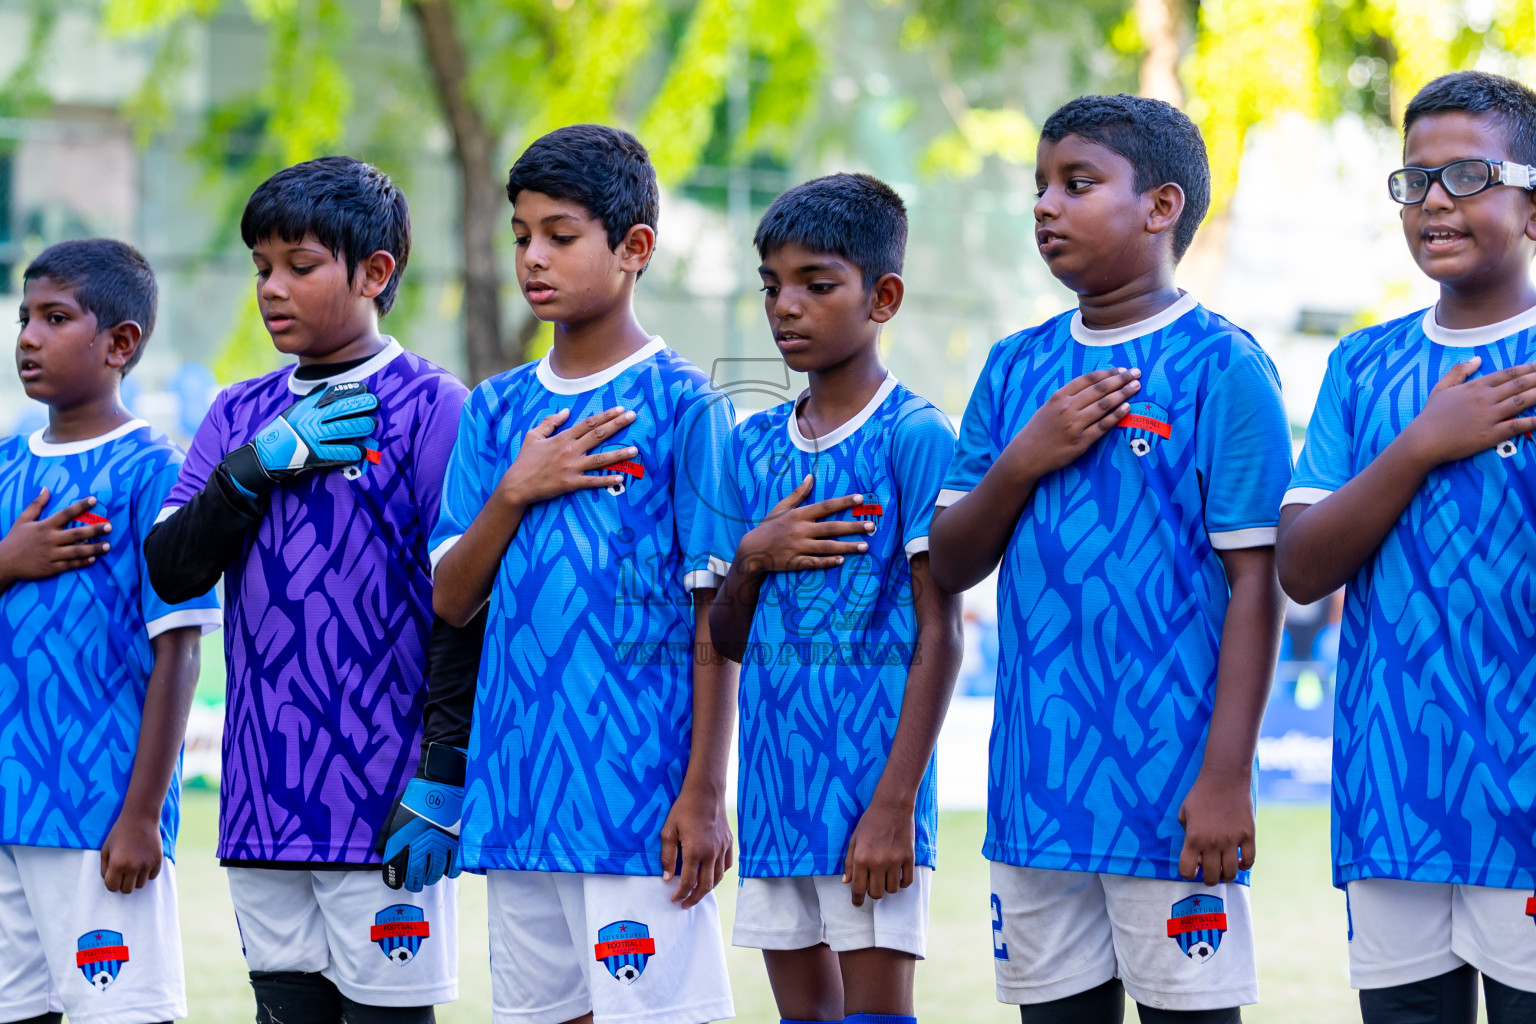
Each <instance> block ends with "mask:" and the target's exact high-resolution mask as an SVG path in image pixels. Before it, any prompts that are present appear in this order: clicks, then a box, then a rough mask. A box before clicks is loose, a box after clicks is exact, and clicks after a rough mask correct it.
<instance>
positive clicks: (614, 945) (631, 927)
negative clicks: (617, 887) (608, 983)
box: [592, 921, 656, 985]
mask: <svg viewBox="0 0 1536 1024" xmlns="http://www.w3.org/2000/svg"><path fill="white" fill-rule="evenodd" d="M592 950H593V952H594V953H596V954H597V959H598V962H600V963H601V964H602V965H603V966H604V967H606V968H608V973H609V974H611V975H613V978H614V980H615V981H620V982H623V983H624V984H625V985H633V984H634V983H635V982H637V981H639V980H640V975H642V974H644V973H645V965H646V964H648V963H650V960H651V957H653V956H655V955H656V940H655V939H653V938H651V930H650V929H649V928H647V927H646V926H645V925H643V924H641V923H640V922H639V921H615V922H613V924H610V925H604V926H603V927H601V928H599V929H598V930H597V945H595V946H594V947H592Z"/></svg>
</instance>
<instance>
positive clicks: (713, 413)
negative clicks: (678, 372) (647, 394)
mask: <svg viewBox="0 0 1536 1024" xmlns="http://www.w3.org/2000/svg"><path fill="white" fill-rule="evenodd" d="M735 425H736V410H735V409H734V408H733V407H732V405H731V400H730V398H728V397H727V396H726V394H725V393H724V392H722V391H716V390H713V389H702V388H701V389H700V390H699V392H698V393H697V394H695V395H694V396H692V397H691V398H690V399H688V400H687V401H686V404H684V405H683V406H682V408H680V409H678V415H677V423H676V426H675V427H674V431H675V433H674V435H673V436H674V440H673V459H674V464H675V465H676V467H677V468H676V469H675V470H674V472H673V475H672V508H673V515H674V516H675V517H676V522H677V537H678V542H679V545H680V546H681V548H682V572H683V585H684V586H686V587H687V588H688V589H689V590H694V589H697V588H699V587H717V586H719V585H720V578H721V576H723V575H724V574H723V573H717V572H716V571H715V569H716V568H718V566H717V565H716V563H715V559H717V558H718V556H717V555H715V553H714V544H713V542H712V537H713V526H712V521H713V520H716V519H719V518H720V516H719V515H718V510H719V507H720V502H721V501H722V500H723V496H724V495H725V494H726V493H727V491H728V490H730V493H731V497H732V498H734V499H735V500H736V501H737V502H738V503H739V501H740V498H739V496H737V495H736V494H735V493H734V490H733V489H728V488H726V487H725V486H723V484H722V477H723V475H724V474H723V472H722V471H723V470H724V468H725V463H726V458H725V451H726V440H727V438H729V437H730V434H731V430H732V428H733V427H734V426H735Z"/></svg>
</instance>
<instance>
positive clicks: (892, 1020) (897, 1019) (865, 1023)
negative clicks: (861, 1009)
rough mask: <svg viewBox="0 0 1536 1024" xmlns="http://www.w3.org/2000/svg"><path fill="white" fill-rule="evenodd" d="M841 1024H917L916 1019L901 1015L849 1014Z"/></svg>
mask: <svg viewBox="0 0 1536 1024" xmlns="http://www.w3.org/2000/svg"><path fill="white" fill-rule="evenodd" d="M843 1024H917V1018H916V1017H908V1016H907V1015H905V1014H901V1013H850V1014H849V1015H848V1016H846V1017H844V1018H843Z"/></svg>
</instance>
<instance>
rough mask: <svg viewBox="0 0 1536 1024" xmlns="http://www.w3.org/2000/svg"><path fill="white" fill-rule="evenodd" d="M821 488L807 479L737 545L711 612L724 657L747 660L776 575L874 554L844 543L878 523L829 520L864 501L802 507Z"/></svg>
mask: <svg viewBox="0 0 1536 1024" xmlns="http://www.w3.org/2000/svg"><path fill="white" fill-rule="evenodd" d="M815 484H816V478H815V477H812V476H807V477H806V478H805V479H804V480H802V481H801V482H800V486H798V487H796V488H795V489H794V490H793V491H791V492H789V495H788V496H787V497H786V498H785V499H784V500H783V501H781V502H779V503H778V504H777V505H775V506H774V507H773V509H772V511H770V512H769V513H768V517H767V518H766V519H764V520H763V521H762V522H761V523H758V524H757V525H756V526H755V527H753V528H752V529H751V530H748V531H747V533H746V535H745V536H744V537H742V539H741V543H740V544H739V545H737V547H736V555H735V559H734V560H733V561H732V562H731V568H730V571H729V572H727V573H726V575H725V580H724V581H723V582H722V583H721V585H720V591H719V593H717V594H716V595H715V600H714V602H713V603H712V604H711V605H710V609H709V631H710V639H711V641H712V643H713V644H714V648H715V651H716V652H717V653H719V654H720V655H721V656H722V657H725V658H729V659H731V660H732V661H736V662H740V661H741V660H742V659H743V658H745V657H746V650H747V643H748V638H749V636H750V634H751V632H752V616H753V615H754V614H756V612H757V596H758V592H759V591H760V590H761V589H762V585H763V580H764V579H765V578H766V577H767V575H768V574H769V573H770V572H787V571H789V570H797V569H832V568H835V567H837V566H839V565H842V564H843V558H844V557H845V556H847V555H857V554H862V553H863V552H865V551H868V550H869V545H868V544H867V543H865V542H864V541H861V540H859V541H852V540H840V539H838V538H841V537H846V536H848V535H850V534H867V533H871V532H873V531H874V524H873V523H864V522H858V521H855V520H827V518H826V517H827V516H833V515H836V514H837V513H839V512H843V511H845V510H847V509H850V508H853V506H855V505H857V504H859V502H861V501H863V500H864V496H863V495H862V494H845V495H843V496H842V497H840V498H829V499H827V500H826V501H818V502H816V503H815V504H812V505H804V506H802V505H801V504H800V503H801V502H802V501H804V500H805V499H806V498H807V497H808V496H809V495H810V493H811V488H812V487H814V486H815Z"/></svg>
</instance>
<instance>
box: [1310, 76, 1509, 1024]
mask: <svg viewBox="0 0 1536 1024" xmlns="http://www.w3.org/2000/svg"><path fill="white" fill-rule="evenodd" d="M1403 133H1404V140H1403V162H1404V163H1405V164H1407V165H1408V166H1407V167H1405V168H1403V169H1401V170H1398V171H1394V172H1393V173H1392V175H1391V176H1390V178H1389V179H1388V186H1389V189H1390V192H1391V196H1392V198H1393V199H1394V200H1396V201H1397V202H1398V203H1401V204H1402V208H1401V213H1402V219H1403V234H1404V236H1405V237H1406V239H1407V242H1408V249H1409V251H1410V252H1411V253H1412V254H1413V258H1414V260H1415V261H1416V262H1417V263H1418V265H1419V268H1420V269H1421V270H1423V271H1424V273H1425V274H1427V275H1428V276H1429V277H1430V278H1431V279H1432V280H1434V281H1435V282H1437V283H1438V284H1439V285H1440V298H1439V301H1438V302H1436V304H1435V305H1434V306H1433V307H1431V308H1430V309H1427V310H1423V311H1420V312H1417V313H1414V314H1412V315H1411V316H1406V317H1403V318H1401V319H1398V320H1393V321H1390V322H1388V323H1384V324H1379V325H1377V326H1375V327H1369V328H1366V329H1365V330H1363V331H1359V332H1357V333H1355V334H1351V335H1349V336H1348V337H1346V338H1344V339H1343V340H1342V341H1341V342H1339V346H1338V348H1336V349H1335V350H1334V351H1333V354H1332V355H1331V356H1330V357H1329V360H1328V372H1327V375H1326V377H1325V378H1324V381H1323V387H1322V391H1321V393H1320V394H1319V395H1318V399H1317V408H1316V411H1315V412H1314V413H1313V416H1312V422H1311V425H1310V426H1309V427H1308V430H1307V443H1306V447H1305V449H1304V450H1303V451H1302V454H1301V459H1300V461H1299V463H1298V465H1297V467H1296V475H1295V477H1294V479H1293V480H1292V481H1291V487H1290V489H1289V490H1288V491H1286V493H1285V499H1284V505H1285V507H1284V508H1283V509H1282V511H1281V521H1280V543H1279V569H1280V579H1281V582H1282V583H1283V584H1284V586H1285V589H1286V591H1287V593H1289V594H1290V595H1291V596H1292V597H1294V598H1295V599H1296V600H1298V601H1307V602H1310V601H1316V600H1319V599H1320V598H1322V597H1324V596H1326V595H1328V594H1329V593H1331V592H1333V591H1334V590H1336V589H1338V588H1339V587H1346V590H1345V595H1344V619H1343V625H1342V633H1341V636H1340V641H1339V677H1338V679H1339V688H1338V698H1337V704H1336V711H1335V717H1334V746H1333V880H1334V884H1335V885H1337V886H1339V887H1341V888H1343V889H1344V890H1345V894H1346V898H1347V905H1348V908H1349V924H1350V944H1349V962H1350V978H1351V982H1352V984H1353V985H1354V986H1355V987H1356V988H1358V989H1360V1008H1361V1011H1362V1014H1363V1016H1364V1018H1365V1020H1366V1022H1367V1024H1409V1022H1414V1024H1418V1022H1423V1024H1471V1022H1472V1021H1475V1020H1476V1019H1477V984H1478V974H1479V972H1481V974H1482V983H1483V989H1484V992H1485V994H1486V999H1487V1008H1488V1020H1489V1022H1490V1024H1513V1022H1515V1021H1532V1020H1536V896H1533V895H1532V892H1533V886H1536V840H1533V832H1536V825H1533V823H1536V786H1533V785H1532V765H1533V763H1536V762H1533V760H1532V752H1531V737H1532V736H1533V735H1536V531H1533V528H1532V523H1533V522H1536V442H1533V441H1532V439H1531V431H1532V429H1533V428H1536V417H1533V416H1532V415H1531V408H1532V406H1533V405H1536V286H1533V285H1532V284H1531V278H1530V271H1531V259H1532V257H1533V256H1536V192H1533V191H1532V187H1533V185H1536V166H1533V165H1536V93H1533V92H1532V91H1531V90H1530V89H1528V88H1526V87H1525V86H1523V85H1521V84H1520V83H1518V82H1515V81H1512V80H1510V79H1507V78H1502V77H1499V76H1497V75H1491V74H1485V73H1482V72H1471V71H1468V72H1459V73H1456V74H1452V75H1447V76H1445V77H1443V78H1439V79H1436V80H1435V81H1433V82H1431V83H1430V84H1429V85H1426V86H1425V87H1424V88H1423V89H1422V90H1421V91H1420V92H1419V94H1418V95H1417V96H1415V97H1414V98H1413V100H1412V102H1410V103H1409V104H1408V109H1407V111H1406V112H1405V114H1404V116H1403Z"/></svg>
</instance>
